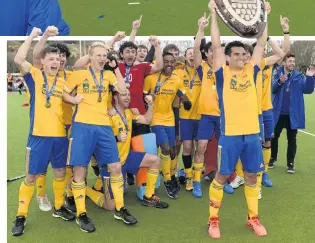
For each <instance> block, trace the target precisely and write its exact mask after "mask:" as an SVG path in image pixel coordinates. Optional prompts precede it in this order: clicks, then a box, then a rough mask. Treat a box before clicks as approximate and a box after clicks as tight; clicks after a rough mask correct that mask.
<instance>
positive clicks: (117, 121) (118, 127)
mask: <svg viewBox="0 0 315 243" xmlns="http://www.w3.org/2000/svg"><path fill="white" fill-rule="evenodd" d="M121 115H122V116H124V118H125V120H126V122H127V124H128V125H127V127H128V129H127V128H126V126H125V123H124V121H123V119H122V118H121ZM121 115H120V114H118V112H117V113H116V114H115V115H113V116H111V117H110V122H111V126H112V129H113V133H114V135H115V136H118V134H119V133H120V132H127V140H126V141H125V142H117V147H118V152H119V157H120V163H121V165H123V164H124V163H125V162H126V159H127V156H128V154H129V151H130V144H131V133H132V121H133V120H137V118H138V117H136V116H135V115H134V114H133V113H132V112H131V110H130V109H126V110H125V114H121ZM127 130H128V131H127Z"/></svg>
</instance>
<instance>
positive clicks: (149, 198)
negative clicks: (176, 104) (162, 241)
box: [87, 90, 168, 224]
mask: <svg viewBox="0 0 315 243" xmlns="http://www.w3.org/2000/svg"><path fill="white" fill-rule="evenodd" d="M113 97H114V100H115V104H114V109H115V110H116V114H115V115H113V116H111V117H110V120H111V124H112V128H113V132H114V135H115V138H116V141H117V146H118V151H119V156H120V163H121V166H122V172H123V173H126V172H129V173H131V174H133V175H135V174H136V173H137V172H138V169H139V168H148V172H147V182H146V191H145V195H144V197H143V200H142V205H143V206H148V207H156V208H167V207H168V204H167V203H165V202H162V201H161V200H160V199H159V198H158V197H157V196H156V195H154V190H155V184H156V181H157V178H158V174H159V169H160V159H159V157H158V156H157V155H154V154H149V153H142V152H134V151H132V150H130V144H131V130H132V126H133V124H134V123H143V124H150V122H151V120H152V115H153V102H152V97H151V96H146V98H145V100H146V102H147V104H148V110H147V112H146V113H145V114H144V115H138V116H136V115H134V114H133V113H132V112H131V110H130V109H128V107H129V103H130V92H129V90H127V92H126V93H125V94H119V93H118V92H114V96H113ZM100 173H101V176H102V178H103V187H104V194H102V193H100V192H96V191H94V190H92V189H91V188H87V195H88V197H90V198H91V199H92V200H93V201H94V202H95V203H96V204H97V205H98V206H100V207H103V208H104V209H106V210H114V209H115V207H117V208H121V207H123V205H115V201H114V197H113V193H112V187H111V183H110V177H109V173H108V167H107V166H103V167H102V168H101V171H100ZM115 218H116V219H118V220H123V221H124V223H126V224H136V223H137V219H136V218H135V217H133V216H132V215H130V213H129V212H128V211H127V210H126V213H125V216H124V218H121V217H119V216H118V215H115Z"/></svg>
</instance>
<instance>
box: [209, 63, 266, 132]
mask: <svg viewBox="0 0 315 243" xmlns="http://www.w3.org/2000/svg"><path fill="white" fill-rule="evenodd" d="M259 71H260V69H259V67H258V66H257V65H255V66H253V64H252V63H251V62H250V63H248V64H246V65H245V67H244V68H243V70H242V71H241V72H240V73H238V74H236V73H233V72H232V71H231V70H230V67H229V66H227V65H223V66H222V67H221V68H220V69H219V70H218V71H217V72H216V73H215V75H216V86H217V91H218V96H219V102H220V112H221V116H220V120H221V134H222V135H225V136H237V135H248V134H257V133H259V131H260V130H259V122H258V104H257V90H256V87H255V83H256V80H255V79H257V74H258V72H259Z"/></svg>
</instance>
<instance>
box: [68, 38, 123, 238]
mask: <svg viewBox="0 0 315 243" xmlns="http://www.w3.org/2000/svg"><path fill="white" fill-rule="evenodd" d="M107 52H108V50H107V47H106V45H105V44H104V43H103V42H95V43H92V45H91V46H90V48H89V58H90V63H91V65H90V66H89V68H88V69H85V70H80V71H75V72H73V74H72V75H71V77H70V78H69V80H68V84H67V87H68V91H69V92H71V91H72V90H74V89H76V90H77V93H78V94H80V95H82V96H83V98H84V102H82V103H81V104H80V105H77V106H76V107H75V111H74V114H73V123H72V127H71V135H70V141H69V153H68V163H69V165H71V166H74V169H73V170H74V173H73V181H72V184H71V187H72V192H73V195H74V199H75V204H76V208H77V220H76V221H77V224H78V225H79V226H80V229H81V230H82V231H84V232H93V231H95V227H94V225H93V223H92V222H91V220H90V219H89V218H88V217H87V214H86V207H85V196H86V184H85V177H86V172H87V168H86V167H87V165H88V164H89V162H90V160H91V157H92V155H93V154H94V155H95V158H96V160H97V162H98V164H99V166H100V167H101V166H105V165H107V166H108V168H109V171H110V182H111V186H112V190H113V194H114V196H115V204H116V210H115V218H116V219H121V220H124V221H125V220H126V215H127V210H126V208H125V207H124V199H123V193H124V192H123V184H124V180H123V176H122V173H121V165H120V163H119V160H120V159H119V155H118V149H117V145H116V141H115V137H114V135H113V131H112V127H111V124H110V119H109V116H108V115H107V112H106V111H107V103H108V95H109V89H112V90H115V91H118V92H120V93H125V92H126V86H125V82H124V79H123V77H122V75H121V73H120V71H119V69H118V68H117V67H118V64H117V61H112V62H111V65H112V68H113V72H114V73H113V72H111V71H107V70H106V71H104V66H105V64H106V63H107V62H108V59H107ZM115 75H116V76H117V78H116V76H115Z"/></svg>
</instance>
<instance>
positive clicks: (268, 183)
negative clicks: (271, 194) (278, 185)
mask: <svg viewBox="0 0 315 243" xmlns="http://www.w3.org/2000/svg"><path fill="white" fill-rule="evenodd" d="M262 184H263V185H264V186H265V187H272V181H271V180H270V178H269V174H268V172H264V173H263V174H262Z"/></svg>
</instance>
